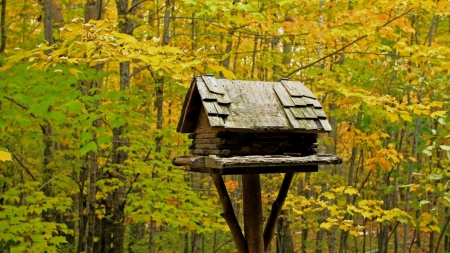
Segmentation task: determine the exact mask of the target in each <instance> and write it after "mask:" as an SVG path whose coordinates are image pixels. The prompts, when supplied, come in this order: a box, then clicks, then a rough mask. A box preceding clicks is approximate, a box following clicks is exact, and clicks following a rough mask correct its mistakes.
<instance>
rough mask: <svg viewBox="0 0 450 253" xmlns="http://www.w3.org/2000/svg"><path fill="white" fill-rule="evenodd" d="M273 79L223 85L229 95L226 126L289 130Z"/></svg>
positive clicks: (232, 127)
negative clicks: (271, 80) (229, 102)
mask: <svg viewBox="0 0 450 253" xmlns="http://www.w3.org/2000/svg"><path fill="white" fill-rule="evenodd" d="M273 85H274V83H272V82H250V81H233V82H232V85H227V86H224V89H225V92H226V93H227V94H228V95H229V97H230V99H231V101H232V103H231V104H230V107H229V111H230V114H229V115H228V117H227V120H226V122H225V128H231V129H235V128H236V129H249V130H270V129H274V130H276V129H278V130H288V129H290V125H289V122H288V120H287V118H286V116H285V115H283V114H280V112H282V111H283V108H284V107H283V105H282V104H281V103H280V102H279V100H278V97H277V94H276V93H275V91H274V89H273Z"/></svg>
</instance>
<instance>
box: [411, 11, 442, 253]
mask: <svg viewBox="0 0 450 253" xmlns="http://www.w3.org/2000/svg"><path fill="white" fill-rule="evenodd" d="M436 22H437V17H436V16H434V17H433V21H432V23H431V27H430V32H429V36H428V47H431V46H432V42H433V37H434V30H435V27H436ZM423 77H425V73H424V74H423ZM409 90H411V89H409ZM423 91H424V82H422V83H421V85H420V89H419V94H418V96H417V98H418V104H422V96H423ZM409 92H410V91H409ZM408 97H410V96H409V95H408ZM410 103H411V102H410V101H408V104H410ZM421 121H422V117H421V116H417V118H416V123H415V126H414V133H413V142H412V143H411V157H413V158H417V145H418V143H419V128H420V122H421ZM415 163H416V162H414V161H413V160H412V159H410V161H409V170H408V181H407V184H411V183H412V175H413V171H414V167H415ZM410 196H411V192H410V189H409V187H407V188H406V193H405V211H406V212H408V209H409V200H410ZM408 232H409V226H407V225H405V226H404V230H403V253H407V252H408Z"/></svg>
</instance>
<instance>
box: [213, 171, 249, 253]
mask: <svg viewBox="0 0 450 253" xmlns="http://www.w3.org/2000/svg"><path fill="white" fill-rule="evenodd" d="M211 177H212V179H213V181H214V184H215V186H216V189H217V192H218V193H219V198H220V203H221V204H222V208H223V211H224V213H223V214H222V217H223V218H224V219H225V221H226V222H227V224H228V227H229V228H230V231H231V235H232V236H233V239H234V242H235V244H236V249H237V251H238V252H239V253H249V250H248V247H247V241H246V240H245V238H244V235H243V234H242V229H241V227H240V226H239V222H238V221H237V219H236V216H235V214H234V211H233V205H232V204H231V200H230V196H229V195H228V191H227V188H226V187H225V183H224V182H223V178H222V176H221V175H217V174H211Z"/></svg>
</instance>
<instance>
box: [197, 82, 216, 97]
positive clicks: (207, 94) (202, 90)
mask: <svg viewBox="0 0 450 253" xmlns="http://www.w3.org/2000/svg"><path fill="white" fill-rule="evenodd" d="M196 84H197V88H198V92H199V93H200V96H201V99H202V100H203V101H217V96H216V94H214V93H211V92H210V91H209V90H208V88H207V87H206V84H205V83H204V82H202V81H200V80H199V79H197V81H196Z"/></svg>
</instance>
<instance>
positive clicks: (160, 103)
mask: <svg viewBox="0 0 450 253" xmlns="http://www.w3.org/2000/svg"><path fill="white" fill-rule="evenodd" d="M174 2H175V1H174V0H166V1H165V7H166V8H165V12H164V32H163V41H162V46H167V45H168V44H169V40H170V35H169V27H170V21H171V16H172V13H171V8H172V5H173V4H174ZM155 106H156V114H157V116H156V118H157V123H156V129H157V130H158V131H161V130H162V129H163V123H164V114H163V112H164V77H163V78H160V79H158V80H156V103H155ZM162 138H163V137H162V135H159V136H157V137H156V138H155V144H156V148H155V153H156V154H159V153H161V144H162ZM156 176H157V175H156V174H155V173H152V177H156ZM155 236H156V221H155V220H154V219H152V220H151V222H150V234H149V244H150V245H149V251H148V252H149V253H155V252H156V244H155Z"/></svg>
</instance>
